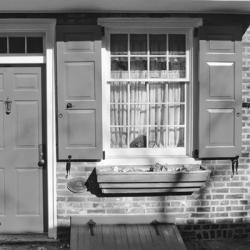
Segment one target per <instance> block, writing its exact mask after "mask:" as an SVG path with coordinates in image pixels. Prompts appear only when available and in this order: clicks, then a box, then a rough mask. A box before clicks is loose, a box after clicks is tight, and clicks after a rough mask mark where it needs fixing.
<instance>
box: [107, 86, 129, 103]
mask: <svg viewBox="0 0 250 250" xmlns="http://www.w3.org/2000/svg"><path fill="white" fill-rule="evenodd" d="M127 92H128V85H127V84H126V83H123V82H121V83H119V82H118V83H110V102H111V103H128V93H127Z"/></svg>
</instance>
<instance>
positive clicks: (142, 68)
mask: <svg viewBox="0 0 250 250" xmlns="http://www.w3.org/2000/svg"><path fill="white" fill-rule="evenodd" d="M185 44H186V42H185V35H183V34H168V35H166V34H150V35H147V34H130V36H128V34H112V35H111V46H110V52H111V78H112V79H116V81H114V82H111V83H110V132H111V142H110V143H111V147H112V148H128V147H130V148H134V147H143V148H145V147H148V148H165V147H184V137H185V136H184V134H185V87H184V86H185V83H184V82H171V83H170V82H167V81H163V80H164V79H170V78H171V79H179V78H184V77H185V76H186V58H185V57H186V56H185V53H186V52H185V51H186V45H185ZM129 51H130V53H128V52H129ZM129 54H130V55H129ZM122 79H131V81H128V82H125V81H122ZM132 79H159V82H150V81H149V82H147V83H146V82H145V81H141V82H139V81H136V82H135V81H133V80H132Z"/></svg>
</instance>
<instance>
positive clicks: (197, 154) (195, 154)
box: [192, 149, 199, 159]
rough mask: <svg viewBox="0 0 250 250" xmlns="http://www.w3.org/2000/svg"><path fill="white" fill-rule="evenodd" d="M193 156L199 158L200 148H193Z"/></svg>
mask: <svg viewBox="0 0 250 250" xmlns="http://www.w3.org/2000/svg"><path fill="white" fill-rule="evenodd" d="M192 157H193V158H195V159H198V158H199V150H198V149H195V150H193V152H192Z"/></svg>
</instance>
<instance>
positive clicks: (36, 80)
mask: <svg viewBox="0 0 250 250" xmlns="http://www.w3.org/2000/svg"><path fill="white" fill-rule="evenodd" d="M8 105H9V107H7V106H8ZM8 108H9V109H8ZM41 109H42V107H41V68H40V67H0V232H4V233H23V232H43V230H44V229H43V168H42V167H38V161H39V145H41V144H42V119H41V117H42V116H41V111H42V110H41Z"/></svg>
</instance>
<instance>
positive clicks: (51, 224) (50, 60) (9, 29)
mask: <svg viewBox="0 0 250 250" xmlns="http://www.w3.org/2000/svg"><path fill="white" fill-rule="evenodd" d="M55 27H56V20H55V19H38V18H37V19H30V18H27V19H1V20H0V32H1V33H5V32H6V33H12V34H19V33H42V34H43V35H44V39H45V46H44V55H39V56H30V55H23V56H15V55H8V56H0V63H3V64H25V63H28V64H38V63H45V64H46V86H47V87H46V112H47V124H46V127H47V129H46V130H47V135H46V136H47V190H48V193H47V203H48V237H49V238H56V237H57V208H56V126H55V120H56V119H55V66H54V52H55V51H54V46H55Z"/></svg>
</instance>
